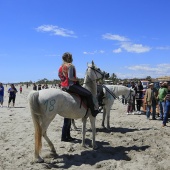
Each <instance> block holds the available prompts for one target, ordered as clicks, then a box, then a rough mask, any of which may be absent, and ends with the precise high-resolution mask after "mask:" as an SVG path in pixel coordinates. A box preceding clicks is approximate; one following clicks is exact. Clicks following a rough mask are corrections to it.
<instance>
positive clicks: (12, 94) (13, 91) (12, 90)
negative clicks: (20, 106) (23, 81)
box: [8, 84, 18, 107]
mask: <svg viewBox="0 0 170 170" xmlns="http://www.w3.org/2000/svg"><path fill="white" fill-rule="evenodd" d="M17 92H18V91H17V89H16V88H15V86H14V84H11V88H9V89H8V93H9V101H8V107H9V105H10V103H11V101H13V107H14V106H15V98H16V93H17Z"/></svg>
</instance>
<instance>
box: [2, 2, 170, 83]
mask: <svg viewBox="0 0 170 170" xmlns="http://www.w3.org/2000/svg"><path fill="white" fill-rule="evenodd" d="M169 7H170V1H169V0H0V21H1V26H0V69H1V75H0V81H1V82H3V83H6V82H20V81H30V80H31V81H38V80H39V79H43V78H47V79H49V80H53V79H59V78H58V68H59V66H60V65H61V63H62V59H61V57H62V54H63V53H64V52H71V53H72V55H73V60H74V61H73V64H74V65H75V66H76V70H77V76H78V77H79V78H83V77H84V75H85V70H86V68H87V63H90V62H91V61H92V60H93V61H94V62H95V64H96V65H97V66H98V67H99V68H101V69H102V70H104V71H106V72H109V73H110V74H112V73H115V74H116V75H117V77H119V78H133V77H138V78H145V77H146V76H151V77H153V78H155V77H160V76H170V22H169V18H170V10H169Z"/></svg>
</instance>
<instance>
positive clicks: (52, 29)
mask: <svg viewBox="0 0 170 170" xmlns="http://www.w3.org/2000/svg"><path fill="white" fill-rule="evenodd" d="M36 30H37V31H38V32H49V33H52V34H53V35H58V36H62V37H74V38H76V36H75V33H74V32H73V31H71V30H68V29H65V28H60V27H58V26H54V25H41V26H39V27H37V28H36Z"/></svg>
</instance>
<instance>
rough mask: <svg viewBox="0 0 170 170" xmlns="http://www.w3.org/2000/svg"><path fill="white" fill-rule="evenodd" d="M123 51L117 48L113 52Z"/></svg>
mask: <svg viewBox="0 0 170 170" xmlns="http://www.w3.org/2000/svg"><path fill="white" fill-rule="evenodd" d="M121 52H122V49H121V48H117V49H115V50H113V53H121Z"/></svg>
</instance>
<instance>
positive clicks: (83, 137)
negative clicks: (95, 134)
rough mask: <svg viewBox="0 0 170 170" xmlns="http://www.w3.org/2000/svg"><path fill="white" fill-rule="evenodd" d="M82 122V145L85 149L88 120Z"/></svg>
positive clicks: (84, 119)
mask: <svg viewBox="0 0 170 170" xmlns="http://www.w3.org/2000/svg"><path fill="white" fill-rule="evenodd" d="M82 122H83V125H82V143H81V145H82V146H83V147H85V134H86V122H87V118H85V117H84V118H82Z"/></svg>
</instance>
